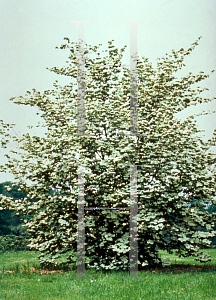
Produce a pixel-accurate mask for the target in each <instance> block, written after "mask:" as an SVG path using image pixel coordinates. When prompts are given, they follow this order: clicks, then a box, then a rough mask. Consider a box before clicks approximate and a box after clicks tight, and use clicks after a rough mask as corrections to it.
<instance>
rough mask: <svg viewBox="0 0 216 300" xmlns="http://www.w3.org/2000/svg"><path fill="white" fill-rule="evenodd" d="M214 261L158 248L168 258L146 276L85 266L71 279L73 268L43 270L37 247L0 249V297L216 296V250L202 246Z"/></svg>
mask: <svg viewBox="0 0 216 300" xmlns="http://www.w3.org/2000/svg"><path fill="white" fill-rule="evenodd" d="M202 251H203V252H207V253H209V254H210V255H211V257H212V261H211V262H207V263H199V262H197V261H195V260H194V258H193V257H188V258H182V257H181V258H179V257H178V256H175V255H174V254H172V255H170V254H167V252H166V251H161V250H160V253H161V256H162V258H164V259H168V260H170V262H171V265H170V266H167V267H164V268H163V269H151V270H148V269H144V270H141V271H139V272H138V273H139V276H140V277H147V278H145V279H138V280H137V279H126V280H125V279H124V280H122V277H128V276H129V272H111V273H108V272H107V273H102V272H101V271H92V270H86V274H85V275H86V277H94V279H93V280H92V279H73V280H69V279H68V277H76V276H77V272H76V269H75V270H74V268H73V267H72V266H71V267H70V269H69V271H64V270H58V271H57V270H42V269H41V268H40V265H39V261H38V258H37V255H38V254H37V252H6V253H4V254H3V253H2V254H0V271H1V272H0V299H1V300H4V299H14V300H33V299H34V300H48V299H49V300H51V299H52V300H54V299H55V300H66V299H74V300H76V299H82V300H84V299H85V300H88V299H89V300H91V299H92V300H101V299H105V300H108V299H115V300H124V299H125V300H126V299H127V300H137V299H145V300H156V299H161V300H162V299H184V300H187V299H188V300H189V299H190V300H198V299H200V300H207V299H216V249H204V250H202Z"/></svg>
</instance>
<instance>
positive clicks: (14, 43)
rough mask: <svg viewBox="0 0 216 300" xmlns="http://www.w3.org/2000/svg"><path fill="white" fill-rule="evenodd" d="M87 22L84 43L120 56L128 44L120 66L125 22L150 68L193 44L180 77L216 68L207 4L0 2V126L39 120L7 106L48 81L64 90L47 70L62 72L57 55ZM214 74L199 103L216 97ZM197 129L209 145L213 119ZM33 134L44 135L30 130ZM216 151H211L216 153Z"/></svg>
mask: <svg viewBox="0 0 216 300" xmlns="http://www.w3.org/2000/svg"><path fill="white" fill-rule="evenodd" d="M70 21H88V23H85V33H84V37H85V43H87V44H90V45H98V44H102V46H101V47H100V49H101V50H102V49H107V46H108V41H110V40H114V42H113V43H114V45H115V46H117V47H118V48H119V49H120V48H122V47H123V46H124V45H127V48H126V51H125V52H124V56H123V59H122V62H123V63H124V64H127V65H130V24H129V22H130V21H137V22H138V35H137V38H138V55H139V56H140V57H141V56H145V57H147V58H149V59H150V61H151V62H152V63H153V66H156V62H157V61H156V60H157V58H158V57H162V56H164V55H165V54H166V53H171V50H172V49H174V50H179V49H180V48H182V47H183V48H184V49H187V48H189V47H190V45H191V44H192V43H193V42H195V40H197V38H198V37H199V36H202V39H201V40H200V41H199V46H197V47H196V48H195V50H194V51H193V52H192V54H191V55H190V56H187V57H186V58H185V64H186V67H184V69H183V70H182V71H181V72H180V75H181V76H184V75H186V74H188V73H189V72H193V73H194V74H197V73H198V72H199V71H204V72H205V73H207V74H210V72H211V70H213V69H216V55H215V53H216V1H213V0H208V1H206V0H149V1H146V0H140V1H139V0H132V1H131V0H130V1H129V0H109V1H108V0H107V1H102V0H97V1H96V0H91V1H90V0H84V1H81V0H79V1H75V0H70V1H68V0H43V1H29V0H19V1H18V0H10V1H8V0H0V41H1V45H0V66H1V68H0V119H3V120H4V121H5V122H7V123H15V124H16V127H15V131H16V133H18V134H19V135H21V134H22V133H24V132H28V131H29V129H28V128H27V125H36V124H37V123H38V121H40V119H39V117H38V116H37V115H36V112H37V109H36V108H33V107H30V106H29V107H28V106H24V105H17V104H14V103H13V102H12V101H9V99H10V98H11V97H15V96H21V95H22V96H25V93H26V91H29V90H32V89H33V88H35V89H36V90H37V91H40V92H43V91H44V90H47V89H52V88H53V82H54V81H55V80H58V81H59V83H60V84H66V83H68V82H69V81H68V78H66V79H64V78H63V77H62V76H61V75H57V74H54V73H53V72H50V71H49V70H47V69H46V67H49V68H51V67H54V66H56V67H62V66H65V65H66V63H65V61H66V60H67V58H68V52H67V51H66V50H58V49H55V47H56V46H60V45H61V44H63V43H64V42H65V41H64V39H63V38H64V37H68V38H70V40H71V41H74V42H76V41H77V39H78V31H77V23H75V22H74V23H72V22H70ZM215 82H216V72H215V73H213V74H212V75H211V76H210V78H209V79H206V80H205V81H203V82H202V83H200V86H201V87H207V88H209V91H208V92H205V94H204V93H203V96H205V97H210V98H212V97H214V96H216V85H215ZM215 108H216V100H214V101H212V102H211V103H205V104H200V105H198V106H196V107H194V106H192V107H190V108H188V109H185V110H184V111H183V112H181V113H179V114H178V115H177V116H178V117H179V118H181V119H182V120H184V119H185V118H186V117H187V116H189V115H191V114H194V113H199V112H202V110H203V109H204V110H208V109H209V110H214V109H215ZM195 119H196V120H197V125H198V128H199V129H203V130H205V132H204V135H203V139H204V140H205V141H207V140H208V139H209V138H211V136H212V133H213V130H214V129H215V128H216V118H215V114H212V115H206V116H200V117H196V118H195ZM31 132H33V133H34V134H39V135H43V132H42V131H40V130H39V131H38V129H34V131H31ZM215 148H216V147H212V149H211V150H212V151H214V152H216V150H215ZM5 153H6V151H5V150H3V149H0V161H1V163H2V162H6V158H4V154H5ZM7 180H10V181H13V176H12V175H10V174H4V173H0V182H3V181H7Z"/></svg>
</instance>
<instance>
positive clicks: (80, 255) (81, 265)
mask: <svg viewBox="0 0 216 300" xmlns="http://www.w3.org/2000/svg"><path fill="white" fill-rule="evenodd" d="M72 22H73V21H72ZM74 22H77V30H78V44H79V46H78V47H79V49H78V75H77V81H78V94H77V135H79V136H85V98H84V95H85V81H84V78H85V71H84V69H85V60H84V51H83V49H84V26H85V24H84V22H79V21H74ZM77 204H78V237H77V277H70V278H69V279H77V278H82V279H89V278H92V277H85V219H84V170H83V169H82V168H81V169H80V168H79V169H78V202H77Z"/></svg>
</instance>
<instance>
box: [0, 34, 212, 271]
mask: <svg viewBox="0 0 216 300" xmlns="http://www.w3.org/2000/svg"><path fill="white" fill-rule="evenodd" d="M66 40H67V41H68V42H67V43H66V44H64V45H62V46H61V48H62V49H64V48H68V49H69V50H70V56H69V59H70V62H67V63H68V65H67V67H63V68H56V67H54V68H52V69H50V70H51V71H53V72H55V73H57V74H61V75H66V76H70V77H71V78H72V79H73V78H75V79H76V78H77V52H76V49H75V47H76V46H73V44H74V43H73V42H71V43H70V41H69V39H68V38H66ZM108 43H109V46H108V47H109V48H110V50H109V56H108V57H104V58H100V57H97V58H96V59H95V60H93V59H91V58H89V56H88V55H87V54H88V53H89V51H90V50H93V51H94V52H96V51H97V49H98V47H97V46H95V47H91V46H90V47H89V49H86V50H85V55H86V56H85V64H86V65H87V66H88V68H86V76H85V110H86V131H85V134H90V135H91V136H77V135H75V134H76V133H77V117H76V104H77V91H78V90H77V89H75V90H74V85H75V84H74V83H73V82H71V83H70V84H68V85H66V86H64V87H61V86H60V85H58V84H57V81H56V82H55V83H54V87H55V88H54V89H53V90H47V91H44V93H43V94H41V93H40V92H37V91H36V90H35V89H33V92H32V93H31V92H29V91H28V92H27V94H26V96H25V97H22V96H20V97H18V98H11V100H13V101H14V103H18V104H24V105H31V106H36V107H38V108H39V109H40V112H41V117H42V118H43V120H44V124H43V126H45V127H46V128H47V133H46V135H45V137H38V136H31V135H30V134H23V136H22V137H21V138H18V137H16V136H11V134H10V133H8V132H7V131H9V130H10V128H11V127H13V126H12V125H10V124H5V123H4V122H3V121H1V124H2V127H1V133H2V135H3V136H4V138H5V139H3V140H2V147H7V143H8V142H9V140H10V138H11V139H13V141H16V142H18V145H19V149H20V150H21V151H20V152H18V151H14V152H16V153H17V154H18V155H17V156H18V157H19V159H18V158H14V157H12V156H11V155H9V154H7V158H8V162H7V163H6V164H5V165H2V166H1V169H2V171H5V172H6V171H7V170H8V169H9V170H10V172H11V173H12V174H13V175H14V176H15V178H16V179H18V180H19V182H20V183H21V185H20V190H23V191H25V192H26V193H27V196H26V197H25V198H24V199H23V200H18V201H15V202H14V201H13V199H12V198H10V197H7V196H2V197H1V202H0V204H1V206H2V208H4V209H12V210H16V211H19V212H22V213H27V214H28V215H33V216H34V217H33V219H32V220H25V226H26V228H28V231H29V232H30V233H32V235H33V238H32V239H31V243H30V244H29V247H30V248H31V249H35V250H39V251H41V255H40V256H39V257H40V261H41V262H42V263H43V264H44V265H49V264H52V263H57V258H59V257H61V254H62V253H68V260H67V262H68V263H69V262H71V261H72V259H73V253H72V252H71V251H72V250H73V251H76V248H77V203H76V202H77V170H78V166H80V165H85V166H86V167H85V206H86V207H96V206H100V207H127V206H129V205H130V168H129V167H126V165H128V164H131V165H135V164H136V165H141V166H140V167H139V168H138V169H139V171H138V196H137V198H138V213H139V215H138V230H139V236H138V245H139V252H138V258H139V262H138V263H139V264H142V265H143V264H148V265H150V266H155V265H157V264H161V263H162V261H161V258H160V257H159V254H158V249H159V248H160V249H162V250H167V251H168V252H169V253H172V250H173V249H179V250H178V253H179V255H183V256H190V255H193V256H195V257H196V259H197V260H199V261H203V262H205V261H208V260H210V257H209V256H208V255H207V254H206V255H204V254H203V252H202V251H200V250H199V248H200V247H202V246H205V247H209V246H210V244H211V242H210V241H209V238H210V237H214V236H216V232H215V231H213V228H214V226H215V220H216V213H212V215H209V213H208V212H203V211H201V210H200V209H199V208H198V207H196V206H194V207H192V208H190V209H188V206H187V203H191V202H192V200H193V199H197V200H198V201H201V200H203V199H205V200H204V201H205V202H206V203H208V202H209V201H211V202H212V204H216V201H215V200H214V197H215V194H216V193H215V182H216V173H215V159H216V158H215V155H214V154H213V153H211V152H208V153H207V150H208V149H209V147H210V145H214V144H215V137H213V138H212V139H211V140H209V141H208V142H204V141H203V140H202V138H201V137H200V136H198V135H196V133H198V132H199V130H198V129H197V127H196V124H195V120H193V119H194V116H190V117H188V118H187V119H186V120H185V121H181V120H179V119H177V118H176V117H175V114H176V113H177V112H179V111H181V110H183V109H185V108H187V107H189V106H190V105H196V104H199V103H203V102H209V101H211V100H212V99H207V98H204V99H203V98H202V97H200V96H198V95H199V94H200V93H202V92H203V91H204V90H205V88H203V89H202V88H200V87H196V88H194V89H193V88H191V85H193V84H196V83H198V82H199V81H202V80H204V79H205V78H207V77H208V76H209V75H205V74H204V73H203V72H200V73H199V74H198V75H192V73H189V75H187V76H185V77H182V78H181V79H180V80H179V79H178V78H176V77H175V76H174V73H175V72H177V71H178V70H179V69H181V68H182V67H183V66H184V64H183V61H184V57H185V56H186V55H189V54H190V53H191V52H192V50H193V49H194V48H195V46H196V45H198V41H196V42H195V43H193V44H192V46H191V47H190V48H189V49H187V50H184V49H183V48H181V49H180V50H179V51H174V50H172V54H171V55H168V54H167V55H166V56H165V57H163V58H162V59H160V60H159V61H158V63H157V68H156V69H154V68H153V66H152V64H151V63H150V62H149V60H148V59H146V58H144V57H142V59H137V71H138V87H137V88H138V103H137V107H138V120H137V123H138V134H143V136H138V137H137V138H134V137H131V136H130V135H126V133H127V132H129V130H130V129H129V128H130V120H129V109H130V70H129V69H127V68H123V70H124V71H123V77H122V78H120V74H119V73H120V69H119V68H118V66H114V65H121V58H122V56H123V55H122V52H124V48H122V49H121V53H118V49H113V48H114V46H113V45H112V42H108ZM77 46H79V45H77ZM86 46H87V45H86ZM106 51H107V50H106ZM98 54H100V53H98ZM106 63H110V64H112V67H110V68H108V66H107V65H105V64H106ZM92 64H95V65H94V66H93V65H92ZM100 64H104V65H100ZM115 82H116V83H115ZM214 135H215V132H214ZM77 153H79V158H77V157H76V154H77ZM29 181H30V182H31V184H30V183H29ZM9 189H10V187H9ZM50 189H52V190H53V195H50V194H49V191H50ZM57 191H58V192H57ZM28 198H30V199H35V198H37V199H38V201H37V202H36V203H33V204H32V203H31V202H30V201H28ZM26 207H28V208H26ZM199 225H202V226H204V227H205V228H206V232H204V231H196V230H195V228H196V227H197V226H199ZM85 231H86V256H88V257H89V258H91V261H90V263H89V266H91V267H92V268H96V269H98V268H100V267H101V268H107V269H119V268H123V269H125V268H127V266H128V252H129V247H130V245H129V211H117V210H107V211H86V212H85ZM165 235H166V236H168V237H169V239H167V238H165V237H164V236H165Z"/></svg>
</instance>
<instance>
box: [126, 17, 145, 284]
mask: <svg viewBox="0 0 216 300" xmlns="http://www.w3.org/2000/svg"><path fill="white" fill-rule="evenodd" d="M130 26H131V27H130V134H131V136H135V141H137V135H138V133H137V131H138V128H137V57H138V55H137V54H138V51H137V22H131V24H130ZM137 214H138V208H137V165H132V166H130V251H129V261H130V277H122V279H138V241H137ZM144 278H145V277H139V279H144Z"/></svg>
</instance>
